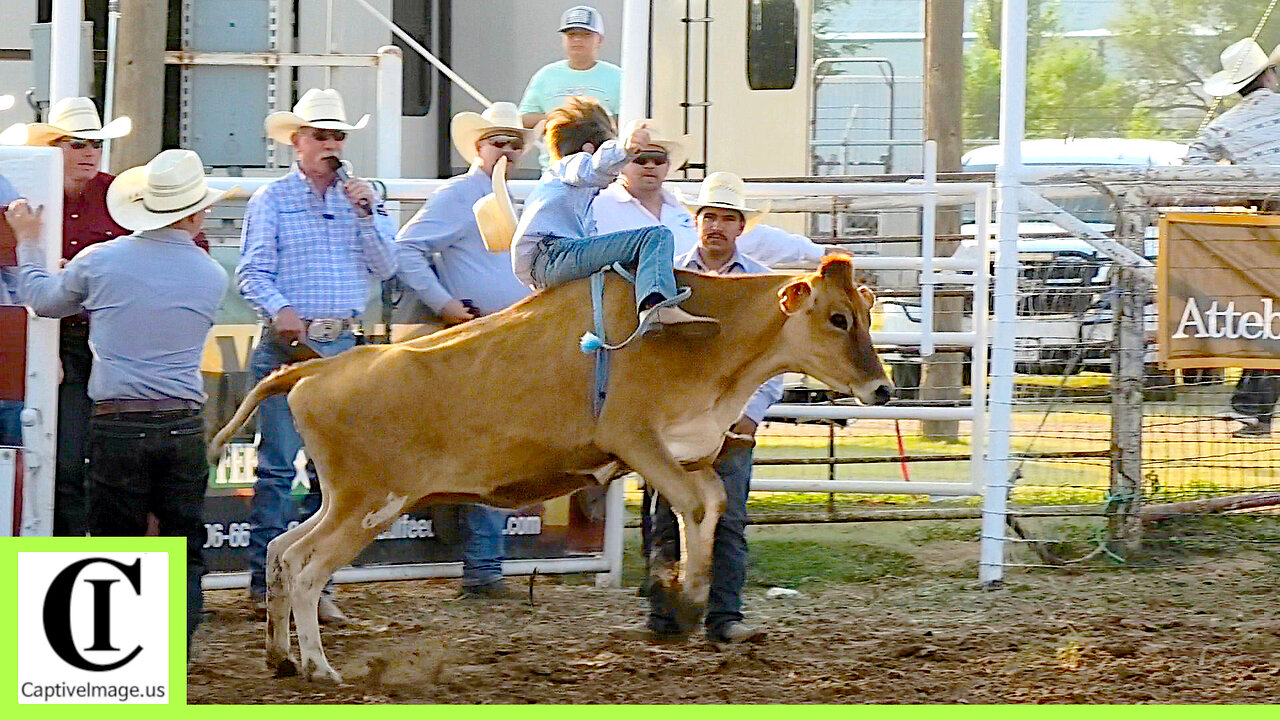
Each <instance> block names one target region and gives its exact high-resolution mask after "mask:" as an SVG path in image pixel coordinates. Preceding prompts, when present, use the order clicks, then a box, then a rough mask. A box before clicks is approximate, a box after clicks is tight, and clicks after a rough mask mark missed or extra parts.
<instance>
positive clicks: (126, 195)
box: [107, 150, 239, 231]
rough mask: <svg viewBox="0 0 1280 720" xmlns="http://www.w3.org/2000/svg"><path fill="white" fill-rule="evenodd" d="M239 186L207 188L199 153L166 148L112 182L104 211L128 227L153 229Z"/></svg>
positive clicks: (191, 212)
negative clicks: (228, 188) (149, 160)
mask: <svg viewBox="0 0 1280 720" xmlns="http://www.w3.org/2000/svg"><path fill="white" fill-rule="evenodd" d="M238 189H239V188H232V189H230V190H213V189H210V188H209V186H208V185H207V184H205V181H204V163H203V162H201V161H200V156H199V155H197V154H195V153H194V152H192V151H190V150H165V151H164V152H162V153H160V154H159V155H156V156H155V157H154V158H152V159H151V162H149V163H147V164H146V165H143V166H142V167H135V168H129V169H128V170H125V171H124V172H122V173H120V175H119V176H117V177H116V179H115V180H113V181H112V182H111V185H110V187H108V188H107V212H108V213H110V214H111V219H112V220H115V221H116V222H117V223H119V224H120V225H122V226H124V227H126V228H128V229H130V230H134V231H141V230H155V229H156V228H162V227H164V226H166V225H170V224H172V223H175V222H177V221H179V220H181V219H182V218H184V217H187V216H188V215H192V214H194V213H197V212H200V211H201V210H203V209H205V208H207V207H209V206H210V205H212V204H214V203H216V202H218V201H219V200H221V199H222V198H224V197H226V196H228V195H230V194H232V193H234V192H236V191H237V190H238Z"/></svg>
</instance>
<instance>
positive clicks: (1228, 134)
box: [1184, 88, 1280, 165]
mask: <svg viewBox="0 0 1280 720" xmlns="http://www.w3.org/2000/svg"><path fill="white" fill-rule="evenodd" d="M1220 160H1225V161H1227V162H1228V163H1231V164H1232V165H1280V95H1277V94H1276V93H1273V92H1271V91H1270V90H1268V89H1266V88H1260V89H1258V90H1254V91H1253V92H1251V93H1249V94H1248V95H1245V96H1244V98H1243V99H1242V100H1240V103H1239V104H1238V105H1236V106H1235V107H1233V108H1231V109H1230V110H1228V111H1226V112H1224V113H1222V115H1221V116H1219V117H1218V118H1217V119H1215V120H1214V121H1213V122H1211V123H1209V125H1208V126H1206V127H1205V129H1204V132H1202V133H1200V136H1199V137H1197V138H1196V139H1195V140H1192V141H1191V144H1189V145H1188V146H1187V158H1186V160H1185V161H1184V162H1185V163H1186V164H1187V165H1213V164H1214V163H1217V162H1218V161H1220Z"/></svg>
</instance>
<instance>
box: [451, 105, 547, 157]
mask: <svg viewBox="0 0 1280 720" xmlns="http://www.w3.org/2000/svg"><path fill="white" fill-rule="evenodd" d="M543 125H544V123H542V122H539V123H538V124H537V125H536V126H534V127H532V128H529V129H525V126H524V123H523V122H521V120H520V110H519V109H518V108H516V106H515V103H509V102H496V103H494V104H492V105H490V106H489V107H488V108H487V109H486V110H485V111H484V112H482V113H473V112H460V113H458V114H457V115H454V116H453V121H452V122H450V123H449V135H450V136H452V137H453V146H454V147H455V148H457V149H458V154H459V155H461V156H462V159H463V160H466V161H467V164H468V165H470V164H471V163H473V162H475V160H476V143H477V142H479V140H480V138H482V137H484V136H485V135H488V134H490V133H493V132H494V131H498V130H500V131H503V133H504V134H507V133H510V134H511V135H519V136H520V137H522V138H524V144H525V145H530V144H532V143H533V141H534V138H537V137H538V136H539V135H541V134H542V127H543Z"/></svg>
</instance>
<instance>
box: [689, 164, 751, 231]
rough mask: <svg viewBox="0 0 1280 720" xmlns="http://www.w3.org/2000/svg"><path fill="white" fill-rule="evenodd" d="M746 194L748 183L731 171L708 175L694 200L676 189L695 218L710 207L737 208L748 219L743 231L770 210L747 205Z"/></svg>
mask: <svg viewBox="0 0 1280 720" xmlns="http://www.w3.org/2000/svg"><path fill="white" fill-rule="evenodd" d="M746 195H747V186H746V183H744V182H742V178H740V177H738V176H737V175H734V174H733V173H731V172H714V173H711V174H710V175H708V176H707V177H706V178H705V179H703V181H702V184H701V185H699V186H698V197H697V198H695V199H693V200H686V199H685V198H684V196H683V195H681V194H680V192H679V191H678V190H677V191H676V197H678V198H679V199H680V202H681V203H682V204H683V205H684V206H685V208H687V209H688V210H689V214H690V215H692V216H693V217H694V218H697V217H698V212H699V211H700V210H702V209H703V208H708V207H716V208H725V209H727V210H737V211H738V212H740V213H742V217H743V219H744V220H745V221H746V224H745V225H743V227H742V231H743V232H746V231H747V230H749V229H751V227H752V226H754V225H755V224H756V223H757V222H760V218H761V217H763V216H764V214H765V213H766V212H768V209H767V208H764V209H762V208H753V207H747V204H746Z"/></svg>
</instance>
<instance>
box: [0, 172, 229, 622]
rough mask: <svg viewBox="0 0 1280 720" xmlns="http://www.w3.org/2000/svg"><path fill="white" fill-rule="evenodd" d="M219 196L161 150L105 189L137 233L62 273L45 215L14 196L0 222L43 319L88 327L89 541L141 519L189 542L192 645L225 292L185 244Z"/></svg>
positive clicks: (217, 272)
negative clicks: (208, 370)
mask: <svg viewBox="0 0 1280 720" xmlns="http://www.w3.org/2000/svg"><path fill="white" fill-rule="evenodd" d="M228 192H229V191H228ZM228 192H222V191H217V190H212V189H210V188H208V187H207V186H206V185H205V180H204V166H203V164H202V163H201V161H200V157H199V156H198V155H196V154H195V153H194V152H191V151H190V150H166V151H164V152H162V153H160V154H159V155H157V156H156V157H155V158H154V159H152V160H151V162H149V163H147V164H146V165H145V166H143V167H137V168H133V169H131V170H126V171H125V172H123V173H121V174H120V177H118V178H116V179H115V181H114V182H112V183H111V186H110V187H109V188H108V191H107V198H106V202H107V207H108V209H109V211H110V213H111V217H112V218H114V219H115V221H116V222H118V223H120V224H121V225H123V226H124V227H126V228H128V229H130V230H131V231H133V234H131V235H128V236H125V237H121V238H116V239H113V240H110V241H108V242H103V243H98V244H95V245H94V246H93V247H91V248H89V249H87V250H85V251H84V252H82V253H80V254H78V255H77V256H76V257H75V258H73V259H72V260H71V261H70V262H69V263H67V265H66V268H65V269H63V270H62V271H60V272H58V271H53V272H50V271H49V270H48V269H47V268H45V267H44V251H43V249H42V248H41V247H40V215H41V211H40V210H36V211H34V212H33V211H32V210H31V208H30V207H29V206H28V205H27V204H26V201H25V200H17V201H15V202H14V203H13V205H12V206H11V207H10V208H9V210H8V212H7V213H6V214H5V216H6V218H7V219H8V220H9V224H10V225H12V226H13V229H14V234H15V235H16V236H17V237H18V241H19V244H18V258H19V261H20V274H21V281H22V290H21V292H22V297H23V299H24V300H25V301H26V303H27V304H28V305H29V306H30V307H31V308H32V309H33V310H35V311H36V313H38V314H40V315H42V316H45V317H66V316H68V315H71V314H74V313H78V312H81V311H87V312H88V313H89V315H90V316H91V318H92V323H91V324H90V326H89V328H90V329H89V339H90V342H91V343H92V344H93V348H94V354H95V362H94V364H93V372H92V374H91V375H90V377H89V395H90V397H92V398H93V401H94V405H93V420H92V421H91V422H90V424H89V512H88V525H89V532H90V534H92V535H94V536H97V537H117V536H141V535H144V534H146V532H147V515H148V513H150V514H153V515H155V517H156V519H157V520H159V523H160V534H161V535H163V536H176V537H186V539H187V643H188V645H190V642H191V633H192V632H193V631H194V630H195V628H196V625H197V624H198V623H199V622H200V612H201V608H202V604H203V603H202V600H201V594H200V577H201V575H203V573H204V562H203V559H202V557H201V552H202V550H201V548H202V547H203V546H204V540H205V531H204V519H203V517H202V515H203V512H202V511H203V507H204V492H205V484H206V482H207V481H208V477H209V475H208V472H209V470H208V465H207V463H206V461H205V440H204V419H203V417H202V414H201V411H202V407H203V404H204V401H205V393H204V380H203V378H202V376H201V374H200V357H201V354H202V353H203V351H204V344H205V340H206V339H207V337H208V335H209V330H210V329H211V328H212V327H213V320H214V314H215V313H216V312H217V310H218V305H219V304H220V303H221V302H222V296H223V294H224V293H226V290H227V273H226V271H225V270H223V269H222V266H221V265H219V264H218V263H217V262H216V261H214V260H213V259H212V258H210V257H209V255H208V254H207V253H206V252H204V250H202V249H201V248H199V247H197V246H196V244H195V242H194V238H195V236H196V235H197V234H199V232H200V229H201V227H202V226H203V224H204V217H205V213H206V211H207V209H208V208H209V206H211V205H213V204H214V203H215V202H217V201H218V200H220V199H222V198H223V197H224V196H225V195H227V194H228Z"/></svg>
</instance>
